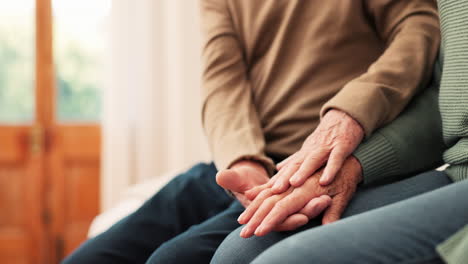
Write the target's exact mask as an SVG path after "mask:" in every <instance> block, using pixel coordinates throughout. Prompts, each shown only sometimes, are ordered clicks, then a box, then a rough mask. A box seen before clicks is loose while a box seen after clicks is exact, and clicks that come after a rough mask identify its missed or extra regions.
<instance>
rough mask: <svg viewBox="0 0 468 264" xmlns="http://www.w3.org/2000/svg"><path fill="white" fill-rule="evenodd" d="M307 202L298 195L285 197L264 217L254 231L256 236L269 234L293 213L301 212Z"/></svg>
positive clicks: (293, 194)
mask: <svg viewBox="0 0 468 264" xmlns="http://www.w3.org/2000/svg"><path fill="white" fill-rule="evenodd" d="M307 202H308V200H305V199H304V198H303V196H302V195H301V194H300V193H297V192H296V193H294V192H293V193H292V195H290V196H287V197H285V198H284V199H282V200H281V201H279V202H277V203H276V204H275V205H274V207H273V209H271V211H270V212H269V213H268V214H266V215H265V216H264V219H262V220H263V221H261V224H259V226H258V228H257V229H256V230H255V235H256V236H264V235H266V234H268V233H269V232H271V231H272V230H273V229H274V228H275V227H276V226H277V225H279V224H280V223H282V222H283V221H285V220H286V218H287V217H288V216H290V215H292V214H294V213H295V212H298V211H299V210H301V209H302V208H303V207H304V206H305V205H306V203H307Z"/></svg>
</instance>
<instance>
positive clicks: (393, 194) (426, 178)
mask: <svg viewBox="0 0 468 264" xmlns="http://www.w3.org/2000/svg"><path fill="white" fill-rule="evenodd" d="M450 183H451V181H450V179H449V178H448V177H447V176H446V175H445V174H444V173H442V172H436V171H431V172H427V173H424V174H420V175H418V176H415V177H412V178H409V179H405V180H403V181H400V182H396V183H393V184H388V185H383V186H378V187H370V188H361V189H359V191H358V192H357V193H356V195H355V197H354V198H353V200H352V201H351V202H350V204H349V206H348V208H347V210H346V212H345V213H344V215H343V217H344V218H346V217H350V216H353V215H358V214H361V213H364V212H368V211H371V210H373V209H376V208H380V207H384V206H386V205H389V204H394V203H397V202H399V201H402V200H405V199H408V198H411V197H414V196H417V195H420V194H423V193H426V192H430V191H432V190H435V189H438V188H440V187H444V186H446V185H448V184H450ZM379 210H382V209H379ZM355 217H357V216H355ZM342 222H345V220H343V221H340V222H339V223H342ZM319 225H320V221H318V220H312V221H311V222H310V223H309V224H308V225H306V226H305V227H303V228H301V229H299V230H297V231H295V232H285V233H277V232H273V233H271V234H269V235H267V236H265V237H253V238H250V239H242V238H240V237H239V232H240V231H239V230H240V229H237V230H236V231H234V232H233V233H231V234H230V235H229V236H228V237H227V238H226V239H225V241H224V242H223V243H222V244H221V246H220V247H219V248H218V251H217V252H216V254H215V256H214V257H213V260H212V263H250V262H251V261H252V260H253V259H254V258H255V257H256V256H258V255H259V254H260V253H262V252H263V251H265V250H266V249H267V248H269V247H270V246H272V245H275V244H277V243H278V242H280V241H282V240H284V239H285V238H288V237H290V236H292V235H294V234H297V233H300V234H298V235H295V236H294V238H288V239H286V240H285V241H294V240H295V237H297V236H299V235H302V234H306V233H308V232H312V231H315V230H321V229H324V228H325V227H320V228H316V227H317V226H319ZM332 226H334V225H332ZM328 229H329V227H326V230H328ZM327 232H328V231H327ZM285 243H286V242H285ZM282 244H284V243H283V242H281V243H279V245H275V246H274V248H277V247H278V246H280V245H282ZM351 244H352V243H351ZM308 250H309V249H308ZM268 252H270V250H268ZM268 252H266V253H268ZM293 252H296V250H294V251H293ZM266 253H265V254H266ZM286 255H288V254H286ZM288 256H289V255H288ZM275 257H278V256H276V255H275ZM305 259H307V260H310V257H306V258H305ZM283 261H284V260H283Z"/></svg>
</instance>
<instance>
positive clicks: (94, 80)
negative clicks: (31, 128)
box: [0, 25, 101, 123]
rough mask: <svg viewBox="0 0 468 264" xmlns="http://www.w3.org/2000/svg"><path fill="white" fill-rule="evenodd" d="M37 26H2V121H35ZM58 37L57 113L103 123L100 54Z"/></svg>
mask: <svg viewBox="0 0 468 264" xmlns="http://www.w3.org/2000/svg"><path fill="white" fill-rule="evenodd" d="M32 31H33V27H32V25H31V28H23V27H16V26H9V27H5V26H3V27H0V122H2V123H5V122H6V123H10V122H14V123H17V122H28V121H32V120H33V119H34V79H35V76H34V68H35V59H34V57H35V51H34V47H35V45H34V43H35V42H34V34H33V32H32ZM57 35H58V39H56V40H55V41H54V45H55V46H54V48H55V51H54V56H55V71H56V76H57V113H56V116H57V118H58V119H59V120H60V121H99V119H100V113H101V92H100V82H99V80H100V79H99V77H101V76H100V74H101V71H99V69H100V67H101V65H99V63H98V62H99V60H98V59H97V58H96V55H95V54H93V53H92V52H90V51H89V50H87V49H86V47H85V46H83V45H81V43H80V41H79V40H76V39H75V40H73V39H72V38H70V37H68V36H64V35H60V34H57Z"/></svg>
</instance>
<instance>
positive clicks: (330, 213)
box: [322, 193, 350, 225]
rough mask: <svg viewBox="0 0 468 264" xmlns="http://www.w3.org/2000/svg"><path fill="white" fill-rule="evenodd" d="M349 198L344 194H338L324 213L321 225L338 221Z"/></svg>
mask: <svg viewBox="0 0 468 264" xmlns="http://www.w3.org/2000/svg"><path fill="white" fill-rule="evenodd" d="M349 200H350V198H347V195H346V194H343V193H340V194H338V195H336V196H335V197H333V201H332V202H331V205H330V207H329V208H328V209H327V210H326V211H325V213H324V215H323V218H322V224H324V225H327V224H331V223H333V222H336V221H338V220H339V219H340V218H341V215H342V214H343V212H344V210H345V209H346V206H348V202H349Z"/></svg>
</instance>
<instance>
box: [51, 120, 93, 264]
mask: <svg viewBox="0 0 468 264" xmlns="http://www.w3.org/2000/svg"><path fill="white" fill-rule="evenodd" d="M55 134H56V139H55V142H54V145H55V147H54V149H53V150H52V153H51V155H50V162H51V167H52V170H51V171H52V174H51V177H52V186H51V190H52V191H51V197H50V198H51V201H52V203H53V205H54V206H53V208H52V212H53V219H54V222H53V230H54V236H55V238H56V239H55V241H54V242H53V243H54V244H55V249H56V250H57V251H58V252H56V258H57V260H60V259H62V258H63V257H64V256H66V255H68V254H69V253H71V251H73V250H74V249H75V248H76V247H77V246H78V245H79V244H80V243H82V242H83V241H84V240H85V239H86V237H87V236H86V235H87V232H88V229H89V225H90V224H91V221H92V220H93V218H94V217H95V216H96V215H97V214H98V213H99V186H100V184H99V174H100V171H99V170H100V128H99V126H97V125H60V126H56V128H55Z"/></svg>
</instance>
